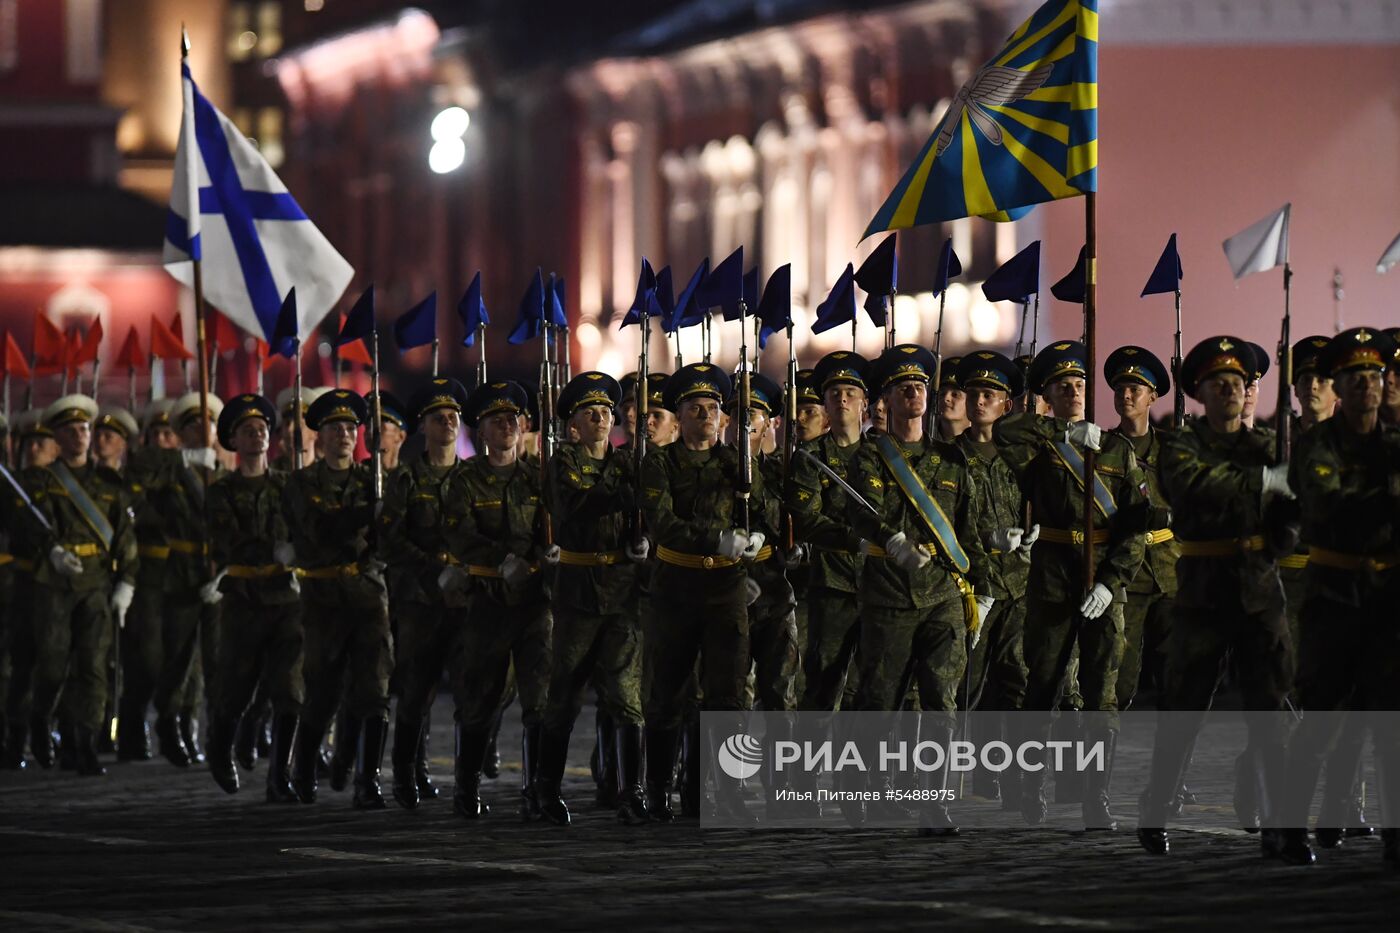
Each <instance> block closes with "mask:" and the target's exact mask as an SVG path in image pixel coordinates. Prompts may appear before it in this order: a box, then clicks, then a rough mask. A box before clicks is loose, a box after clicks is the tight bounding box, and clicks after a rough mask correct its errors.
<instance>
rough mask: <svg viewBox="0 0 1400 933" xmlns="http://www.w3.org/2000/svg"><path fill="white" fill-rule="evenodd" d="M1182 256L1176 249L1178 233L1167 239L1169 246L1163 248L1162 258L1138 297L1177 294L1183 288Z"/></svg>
mask: <svg viewBox="0 0 1400 933" xmlns="http://www.w3.org/2000/svg"><path fill="white" fill-rule="evenodd" d="M1183 278H1184V276H1183V275H1182V274H1181V256H1180V255H1179V254H1178V253H1177V251H1176V234H1175V233H1173V234H1172V238H1171V239H1170V240H1168V241H1167V248H1166V249H1164V250H1162V258H1161V259H1158V260H1157V267H1156V268H1155V269H1153V270H1152V275H1151V277H1150V278H1148V280H1147V284H1146V285H1144V286H1143V287H1142V294H1141V295H1140V296H1138V297H1140V298H1146V297H1147V296H1148V295H1166V294H1175V293H1176V292H1177V290H1179V289H1180V288H1181V280H1182V279H1183Z"/></svg>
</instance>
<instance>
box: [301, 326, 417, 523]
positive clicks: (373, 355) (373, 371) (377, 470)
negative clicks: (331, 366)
mask: <svg viewBox="0 0 1400 933" xmlns="http://www.w3.org/2000/svg"><path fill="white" fill-rule="evenodd" d="M433 351H434V355H436V351H437V341H436V340H434V341H433ZM369 359H370V369H369V388H370V392H371V393H373V394H372V396H371V397H372V398H373V399H374V414H373V422H374V448H373V449H372V450H371V451H370V459H371V460H372V461H373V463H374V501H375V502H380V501H382V500H383V499H384V444H383V439H384V421H383V418H384V409H383V406H382V404H381V403H380V399H379V328H378V327H375V328H374V330H372V331H370V332H369ZM434 378H437V377H436V370H435V371H434ZM337 386H339V383H337ZM298 394H300V393H298Z"/></svg>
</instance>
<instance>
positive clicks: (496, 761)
mask: <svg viewBox="0 0 1400 933" xmlns="http://www.w3.org/2000/svg"><path fill="white" fill-rule="evenodd" d="M505 715H506V711H505V710H501V711H500V712H498V713H497V714H496V721H495V722H494V723H493V724H492V725H491V731H490V732H489V733H488V735H487V740H486V753H485V755H484V756H483V757H482V761H481V773H482V775H483V776H485V777H488V778H490V779H491V780H493V781H494V780H495V779H496V778H498V777H500V776H501V749H500V747H499V745H498V744H497V740H498V739H500V737H501V720H503V719H504V718H505Z"/></svg>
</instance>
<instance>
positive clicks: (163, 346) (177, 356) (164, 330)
mask: <svg viewBox="0 0 1400 933" xmlns="http://www.w3.org/2000/svg"><path fill="white" fill-rule="evenodd" d="M175 319H176V320H177V321H178V320H179V316H178V315H177V316H176V318H175ZM151 356H154V357H155V358H156V359H159V360H192V359H194V354H193V353H191V352H190V351H189V350H186V349H185V344H184V341H182V340H181V339H180V338H179V337H176V336H175V335H174V334H173V333H171V332H170V328H168V327H166V326H165V325H164V324H162V323H161V322H160V318H157V317H152V318H151Z"/></svg>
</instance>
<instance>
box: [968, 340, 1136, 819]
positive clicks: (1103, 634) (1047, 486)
mask: <svg viewBox="0 0 1400 933" xmlns="http://www.w3.org/2000/svg"><path fill="white" fill-rule="evenodd" d="M1087 376H1088V373H1087V372H1086V370H1085V366H1084V346H1083V344H1080V343H1079V342H1077V341H1062V342H1060V343H1055V344H1052V345H1051V346H1049V347H1047V348H1045V349H1044V350H1042V351H1041V352H1040V353H1039V354H1038V355H1037V356H1036V358H1035V360H1034V361H1033V362H1032V363H1031V367H1030V369H1029V371H1028V372H1027V381H1028V382H1029V383H1030V388H1031V391H1032V392H1034V393H1036V394H1038V395H1044V396H1045V397H1046V398H1047V400H1048V401H1049V403H1050V408H1051V412H1052V414H1051V415H1050V416H1045V415H1037V414H1033V413H1030V412H1022V413H1020V414H1016V415H1011V416H1009V417H1007V418H1003V419H1001V420H1000V421H998V422H997V423H996V427H995V428H994V430H993V436H994V438H995V439H996V442H997V446H998V447H999V448H1000V449H1001V453H1002V457H1003V458H1004V459H1005V461H1006V462H1007V464H1008V465H1009V466H1010V467H1011V469H1012V470H1013V471H1014V472H1015V473H1016V476H1017V479H1018V480H1019V482H1020V485H1021V489H1022V490H1023V491H1024V493H1025V495H1026V498H1027V499H1028V500H1029V502H1030V506H1031V514H1032V515H1033V516H1034V517H1035V521H1036V522H1037V523H1038V525H1039V526H1040V534H1039V536H1038V538H1037V540H1036V541H1035V544H1034V547H1033V549H1032V551H1031V555H1032V556H1031V570H1030V579H1029V580H1028V582H1027V589H1026V622H1025V635H1024V640H1023V645H1024V650H1025V657H1026V668H1027V675H1028V676H1027V681H1026V699H1025V703H1024V706H1023V708H1024V709H1026V710H1028V711H1035V712H1043V713H1044V715H1045V719H1046V720H1047V721H1046V722H1045V724H1044V726H1042V727H1041V728H1042V729H1048V727H1049V725H1050V724H1049V722H1048V719H1049V711H1050V710H1053V709H1054V708H1055V707H1056V705H1057V703H1058V702H1059V700H1060V698H1061V692H1062V690H1063V685H1064V683H1065V674H1066V669H1067V667H1068V661H1069V658H1070V656H1071V653H1072V652H1073V650H1074V649H1075V647H1076V646H1077V647H1078V650H1079V674H1078V681H1079V687H1080V690H1081V692H1082V694H1083V697H1084V708H1085V710H1087V711H1090V712H1091V713H1092V712H1101V713H1106V714H1108V715H1105V716H1098V717H1094V716H1090V717H1089V722H1090V726H1089V727H1088V728H1087V729H1086V730H1085V731H1086V739H1087V740H1088V741H1089V742H1091V743H1097V742H1102V743H1103V744H1104V747H1105V748H1106V749H1107V750H1108V755H1107V767H1106V768H1105V769H1104V770H1103V771H1098V772H1093V773H1090V774H1088V775H1086V779H1085V787H1084V796H1083V799H1082V807H1081V809H1082V813H1083V817H1084V823H1085V826H1086V827H1087V828H1089V829H1114V828H1116V823H1115V822H1114V820H1113V817H1112V815H1111V813H1110V811H1109V780H1110V777H1111V773H1112V758H1113V749H1114V743H1115V741H1116V738H1117V731H1118V723H1117V709H1118V698H1117V692H1116V691H1117V682H1118V668H1119V665H1120V664H1121V662H1122V658H1123V606H1124V603H1125V602H1126V596H1125V594H1124V588H1125V587H1126V585H1127V584H1128V582H1129V581H1131V580H1132V579H1133V576H1134V575H1135V574H1136V573H1137V572H1138V568H1139V566H1140V565H1141V563H1142V555H1143V549H1144V547H1145V541H1144V533H1145V531H1146V528H1147V479H1146V477H1145V476H1144V475H1143V473H1142V469H1141V468H1140V467H1139V466H1138V464H1137V458H1136V457H1135V456H1134V455H1133V448H1132V445H1131V444H1129V443H1128V441H1126V440H1124V439H1123V438H1121V437H1118V436H1116V435H1112V434H1109V435H1107V436H1105V434H1104V432H1103V431H1102V430H1101V429H1100V428H1099V426H1098V425H1096V424H1094V423H1093V422H1092V421H1087V420H1085V419H1086V417H1087V415H1086V413H1085V411H1084V396H1085V378H1086V377H1087ZM1085 449H1091V450H1094V451H1097V454H1096V456H1095V458H1094V478H1093V490H1092V495H1093V499H1094V511H1093V519H1092V527H1091V528H1089V529H1086V528H1085V527H1084V522H1085V515H1084V508H1083V502H1084V483H1085V459H1084V453H1083V452H1084V450H1085ZM1086 533H1088V534H1090V535H1091V536H1092V540H1093V542H1094V546H1095V548H1094V557H1095V561H1096V566H1095V567H1094V574H1093V579H1094V586H1093V589H1092V590H1090V591H1089V592H1088V593H1087V594H1086V593H1084V580H1085V574H1084V559H1083V540H1084V535H1085V534H1086ZM1044 782H1045V770H1044V768H1041V769H1038V770H1034V771H1028V772H1026V773H1025V774H1023V775H1022V782H1021V815H1022V816H1023V817H1024V818H1025V820H1026V822H1027V823H1029V824H1031V825H1037V824H1039V823H1041V822H1043V821H1044V819H1045V812H1046V811H1045V807H1046V803H1045V793H1044V791H1045V784H1044Z"/></svg>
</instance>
